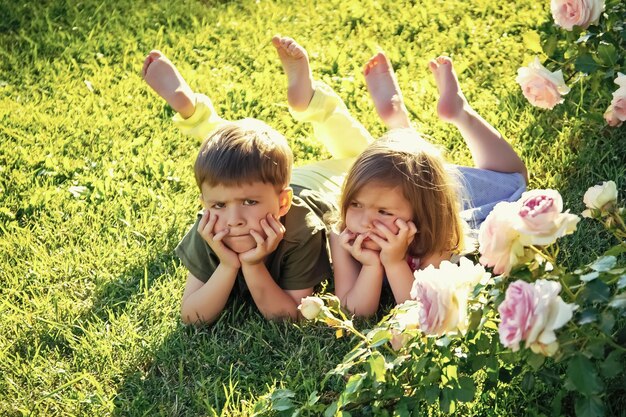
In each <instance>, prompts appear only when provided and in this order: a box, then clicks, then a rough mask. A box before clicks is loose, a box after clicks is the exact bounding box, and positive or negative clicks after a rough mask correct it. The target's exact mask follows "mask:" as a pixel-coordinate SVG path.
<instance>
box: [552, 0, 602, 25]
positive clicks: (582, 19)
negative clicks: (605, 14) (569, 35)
mask: <svg viewBox="0 0 626 417" xmlns="http://www.w3.org/2000/svg"><path fill="white" fill-rule="evenodd" d="M550 11H551V12H552V17H553V18H554V23H556V25H557V26H560V27H562V28H563V29H565V30H572V29H573V28H574V26H580V27H581V28H583V29H586V28H588V27H589V25H591V24H595V23H598V20H599V19H600V15H601V14H602V11H604V0H552V1H551V2H550Z"/></svg>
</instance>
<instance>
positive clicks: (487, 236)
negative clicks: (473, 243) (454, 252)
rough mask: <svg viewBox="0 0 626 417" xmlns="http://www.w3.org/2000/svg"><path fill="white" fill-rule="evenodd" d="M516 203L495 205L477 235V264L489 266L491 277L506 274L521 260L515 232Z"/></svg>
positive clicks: (521, 246) (520, 239) (521, 247)
mask: <svg viewBox="0 0 626 417" xmlns="http://www.w3.org/2000/svg"><path fill="white" fill-rule="evenodd" d="M518 211H519V206H518V205H517V204H516V203H509V202H501V203H498V204H496V206H495V207H494V208H493V210H492V211H491V213H489V215H488V216H487V219H486V220H485V221H484V223H483V224H482V225H481V226H480V231H479V233H478V243H479V248H478V251H479V252H480V254H481V257H480V263H481V264H483V265H485V266H492V267H493V272H494V274H508V273H509V272H511V268H512V267H514V266H516V265H518V264H520V263H521V261H522V259H523V258H524V244H525V242H524V240H523V237H522V235H521V234H520V233H519V231H518V230H517V229H518V228H519V225H520V217H519V216H518V215H517V213H518Z"/></svg>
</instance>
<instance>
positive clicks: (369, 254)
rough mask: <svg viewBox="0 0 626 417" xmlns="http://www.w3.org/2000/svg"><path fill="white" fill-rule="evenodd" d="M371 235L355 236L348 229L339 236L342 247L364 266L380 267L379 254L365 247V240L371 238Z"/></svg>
mask: <svg viewBox="0 0 626 417" xmlns="http://www.w3.org/2000/svg"><path fill="white" fill-rule="evenodd" d="M371 235H372V234H371V233H365V234H360V235H355V234H354V233H352V232H351V231H349V230H348V229H345V230H344V231H343V232H341V234H340V235H339V239H340V243H341V246H342V247H343V248H344V249H345V250H347V251H348V252H350V255H352V257H353V258H354V259H356V260H357V261H359V262H360V263H361V264H362V265H363V266H378V265H380V256H379V253H378V252H377V251H375V250H371V249H366V248H364V247H363V242H364V241H365V238H367V237H370V238H371ZM355 236H356V237H355Z"/></svg>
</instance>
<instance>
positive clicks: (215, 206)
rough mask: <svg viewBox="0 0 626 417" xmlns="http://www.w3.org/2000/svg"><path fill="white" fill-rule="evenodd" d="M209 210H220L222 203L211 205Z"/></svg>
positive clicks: (222, 206)
mask: <svg viewBox="0 0 626 417" xmlns="http://www.w3.org/2000/svg"><path fill="white" fill-rule="evenodd" d="M211 208H213V209H221V208H224V203H221V202H218V203H213V205H212V206H211Z"/></svg>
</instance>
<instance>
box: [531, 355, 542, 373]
mask: <svg viewBox="0 0 626 417" xmlns="http://www.w3.org/2000/svg"><path fill="white" fill-rule="evenodd" d="M545 361H546V357H545V356H543V355H538V354H536V353H531V354H530V355H529V356H528V364H529V365H530V366H531V368H533V369H534V370H535V371H536V370H538V369H539V368H541V365H543V363H544V362H545Z"/></svg>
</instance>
